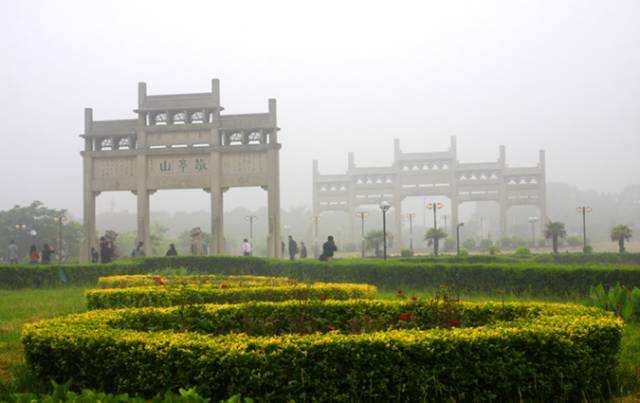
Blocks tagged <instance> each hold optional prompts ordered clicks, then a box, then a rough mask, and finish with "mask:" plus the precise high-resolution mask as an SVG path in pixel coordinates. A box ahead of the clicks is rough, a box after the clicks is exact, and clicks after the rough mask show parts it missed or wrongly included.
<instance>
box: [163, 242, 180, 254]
mask: <svg viewBox="0 0 640 403" xmlns="http://www.w3.org/2000/svg"><path fill="white" fill-rule="evenodd" d="M165 256H178V251H177V250H176V245H174V244H169V250H167V253H166V254H165Z"/></svg>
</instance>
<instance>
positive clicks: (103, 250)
mask: <svg viewBox="0 0 640 403" xmlns="http://www.w3.org/2000/svg"><path fill="white" fill-rule="evenodd" d="M112 260H113V245H112V244H111V241H109V240H107V238H105V237H100V262H101V263H111V261H112Z"/></svg>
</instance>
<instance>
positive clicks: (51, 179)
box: [0, 0, 640, 215]
mask: <svg viewBox="0 0 640 403" xmlns="http://www.w3.org/2000/svg"><path fill="white" fill-rule="evenodd" d="M638 21H640V2H639V1H637V0H616V1H587V0H563V1H554V0H549V1H514V0H505V1H487V0H484V1H464V2H463V1H446V2H445V1H439V2H435V1H429V2H426V1H421V2H416V3H405V2H389V1H386V2H381V3H375V2H371V1H368V2H358V3H356V2H345V1H339V2H328V1H323V2H317V3H316V5H315V6H312V5H310V4H309V3H308V2H300V1H297V2H294V1H291V2H276V1H259V2H258V1H256V2H241V1H229V2H214V1H202V2H195V1H180V2H175V1H172V2H169V1H167V2H163V1H157V0H156V1H135V2H134V1H109V2H106V1H102V2H98V1H56V2H53V1H19V0H4V1H3V2H2V4H1V5H0V50H1V53H0V82H1V83H2V84H3V85H2V87H1V88H0V117H1V120H2V125H1V126H0V133H1V138H2V147H0V172H2V175H1V176H0V189H1V190H0V209H5V208H9V207H11V206H13V205H14V204H24V203H28V202H30V201H31V200H34V199H39V200H42V201H44V202H45V203H46V204H48V205H51V206H53V207H61V208H62V207H66V208H70V209H71V210H72V211H73V212H74V213H75V214H77V215H79V214H80V212H81V206H82V195H81V189H82V172H81V168H82V166H81V160H80V156H79V151H80V150H81V148H82V142H81V141H80V139H79V138H78V137H77V135H78V134H79V133H81V132H82V130H83V129H82V128H83V108H84V107H89V106H90V107H93V108H94V117H95V119H112V118H130V117H134V116H133V113H132V109H134V108H135V107H136V102H137V101H136V100H137V98H136V96H137V95H136V83H137V82H138V81H146V82H147V84H148V86H149V93H150V94H161V93H180V92H204V91H208V90H209V88H210V79H211V78H213V77H217V78H220V80H221V94H222V96H221V98H222V104H223V106H224V107H225V108H226V110H225V113H247V112H261V111H266V109H267V98H269V97H275V98H277V100H278V118H279V126H280V127H281V128H282V130H281V132H280V133H281V137H280V138H281V142H282V144H283V148H282V153H281V170H282V176H281V184H282V196H281V199H282V203H283V207H285V208H286V207H289V206H292V205H299V204H308V203H309V202H310V199H311V183H310V180H311V159H313V158H317V159H319V160H320V169H321V171H322V172H325V173H337V172H341V171H342V170H344V168H345V167H346V154H347V152H348V151H354V152H356V163H358V164H362V165H369V164H371V165H382V164H388V163H390V162H391V159H392V153H393V138H394V137H398V138H400V139H401V147H402V148H403V150H405V151H409V150H423V151H429V150H444V149H445V148H446V147H447V146H448V144H449V135H456V136H458V149H459V157H460V159H461V160H462V161H483V160H495V159H496V158H497V154H498V145H499V144H505V145H506V146H507V161H508V163H510V164H511V165H524V164H533V163H535V162H536V161H537V156H538V149H541V148H543V149H546V150H547V163H548V175H547V176H548V178H547V179H548V181H564V182H568V183H571V184H573V185H577V186H579V187H581V188H594V189H597V190H600V191H606V192H616V191H619V190H621V189H622V188H623V187H624V186H626V185H629V184H632V183H638V172H639V171H640V160H639V158H638V155H640V24H639V23H638ZM260 192H261V191H257V190H253V191H232V192H231V193H228V194H227V197H226V199H225V202H226V207H233V206H236V205H243V206H245V207H249V208H254V207H257V206H259V205H264V204H266V196H265V195H263V194H261V193H260ZM256 196H257V197H256ZM207 200H208V199H207V195H206V194H205V193H204V192H201V191H188V192H186V193H181V192H175V191H170V192H159V193H158V194H156V195H154V196H153V198H152V209H154V210H182V209H184V210H192V209H200V208H202V209H207V208H208V201H207ZM112 202H113V203H115V204H116V208H117V209H123V208H128V209H131V210H134V209H135V199H134V196H133V195H130V194H129V195H122V194H121V195H115V194H103V195H101V196H100V198H99V211H100V209H105V208H108V207H109V205H110V204H111V203H112Z"/></svg>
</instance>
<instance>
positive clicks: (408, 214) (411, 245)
mask: <svg viewBox="0 0 640 403" xmlns="http://www.w3.org/2000/svg"><path fill="white" fill-rule="evenodd" d="M414 218H416V213H407V219H408V220H409V249H411V250H412V251H413V219H414Z"/></svg>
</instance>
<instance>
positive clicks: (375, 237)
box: [364, 231, 393, 257]
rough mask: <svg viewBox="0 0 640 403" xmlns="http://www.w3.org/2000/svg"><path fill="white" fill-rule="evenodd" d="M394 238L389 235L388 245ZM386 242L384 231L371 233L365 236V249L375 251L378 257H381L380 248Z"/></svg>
mask: <svg viewBox="0 0 640 403" xmlns="http://www.w3.org/2000/svg"><path fill="white" fill-rule="evenodd" d="M392 239H393V236H392V235H391V234H389V233H387V245H388V244H390V243H391V241H392ZM383 240H384V233H383V232H382V231H369V232H367V234H366V235H365V236H364V249H365V250H371V249H373V250H374V251H375V255H376V257H380V248H381V247H382V242H383Z"/></svg>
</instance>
